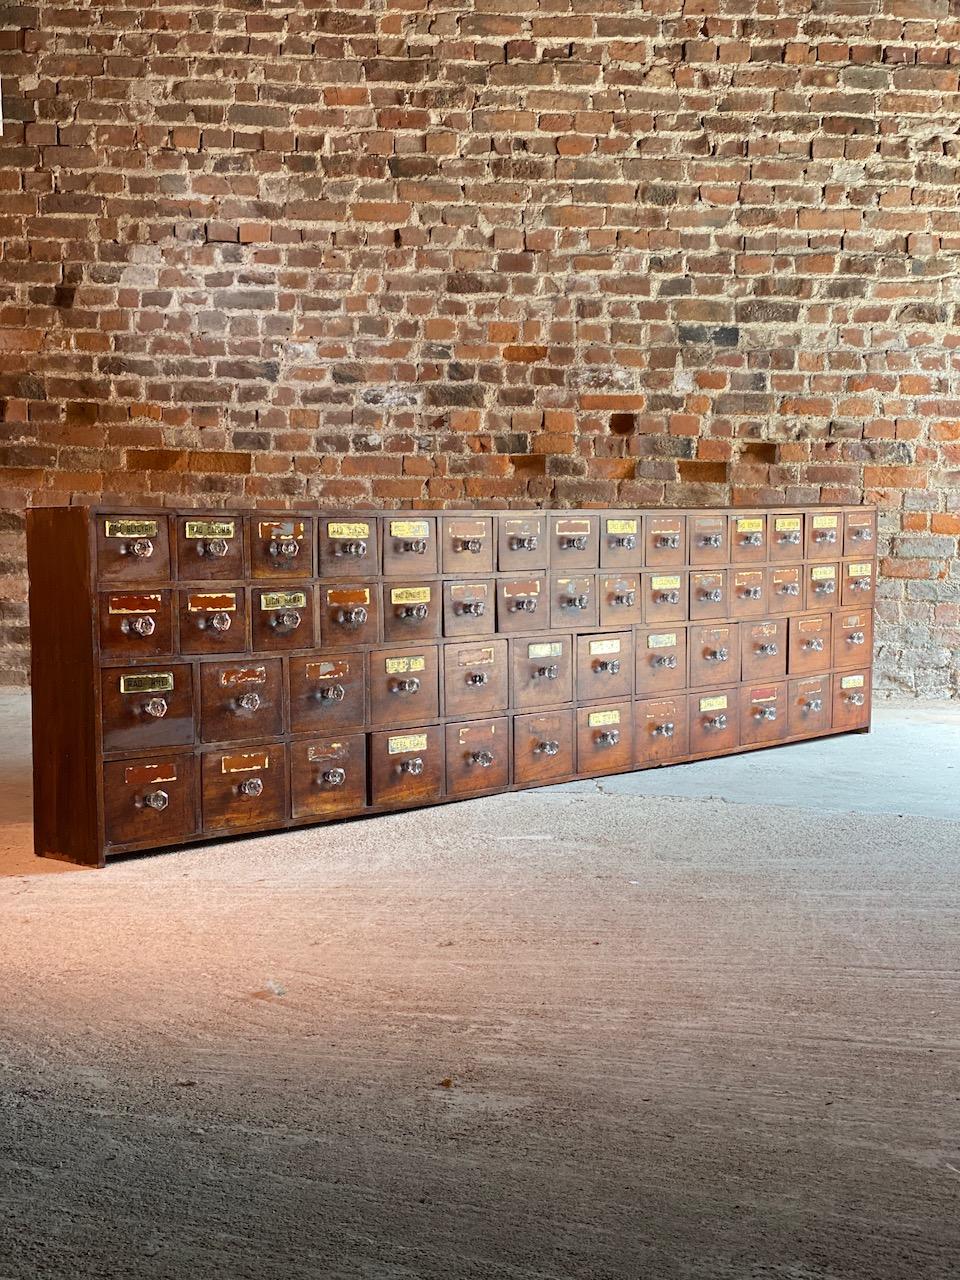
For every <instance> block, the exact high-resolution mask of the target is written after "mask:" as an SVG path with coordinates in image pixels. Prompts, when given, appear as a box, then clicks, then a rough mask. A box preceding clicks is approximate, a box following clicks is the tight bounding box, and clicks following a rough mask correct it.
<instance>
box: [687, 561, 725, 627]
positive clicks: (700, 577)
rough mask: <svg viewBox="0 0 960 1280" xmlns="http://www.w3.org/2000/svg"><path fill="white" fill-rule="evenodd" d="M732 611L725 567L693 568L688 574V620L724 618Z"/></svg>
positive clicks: (700, 620) (698, 620)
mask: <svg viewBox="0 0 960 1280" xmlns="http://www.w3.org/2000/svg"><path fill="white" fill-rule="evenodd" d="M731 612H732V610H731V608H730V599H729V595H728V583H727V571H726V569H706V570H704V569H694V570H693V571H692V572H691V574H690V620H691V622H702V621H703V620H704V619H706V618H726V617H728V616H729V615H730V613H731Z"/></svg>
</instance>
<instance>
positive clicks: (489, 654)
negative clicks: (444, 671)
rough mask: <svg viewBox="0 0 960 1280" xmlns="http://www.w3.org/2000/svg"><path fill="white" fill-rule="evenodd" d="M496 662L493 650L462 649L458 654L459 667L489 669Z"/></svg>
mask: <svg viewBox="0 0 960 1280" xmlns="http://www.w3.org/2000/svg"><path fill="white" fill-rule="evenodd" d="M495 661H496V656H495V654H494V651H493V648H492V647H491V648H484V649H461V650H460V652H459V653H458V654H457V666H458V667H489V666H492V665H493V663H494V662H495Z"/></svg>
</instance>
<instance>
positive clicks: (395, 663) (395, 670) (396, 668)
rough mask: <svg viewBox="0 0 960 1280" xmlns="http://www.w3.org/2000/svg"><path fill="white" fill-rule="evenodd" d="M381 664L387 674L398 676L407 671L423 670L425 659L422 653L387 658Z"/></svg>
mask: <svg viewBox="0 0 960 1280" xmlns="http://www.w3.org/2000/svg"><path fill="white" fill-rule="evenodd" d="M383 666H384V670H385V671H386V673H387V675H388V676H399V675H403V674H404V672H407V671H425V670H426V669H427V660H426V658H425V657H424V656H423V655H422V654H418V655H417V656H416V657H408V658H387V659H386V661H385V662H384V664H383Z"/></svg>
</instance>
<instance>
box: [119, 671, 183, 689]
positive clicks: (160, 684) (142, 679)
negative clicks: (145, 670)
mask: <svg viewBox="0 0 960 1280" xmlns="http://www.w3.org/2000/svg"><path fill="white" fill-rule="evenodd" d="M172 688H173V672H172V671H154V672H151V673H150V674H148V675H142V676H121V677H120V692H121V693H169V692H170V690H171V689H172Z"/></svg>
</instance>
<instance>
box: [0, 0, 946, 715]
mask: <svg viewBox="0 0 960 1280" xmlns="http://www.w3.org/2000/svg"><path fill="white" fill-rule="evenodd" d="M0 74H2V76H3V95H4V115H5V121H6V129H5V137H4V138H3V139H2V141H0V249H2V263H0V403H2V406H3V414H2V417H3V422H4V441H3V446H2V457H0V490H2V491H3V498H4V506H5V508H7V509H8V510H9V511H10V512H11V514H9V515H7V516H6V517H5V520H4V524H3V527H2V531H0V541H2V552H0V554H2V560H3V575H4V580H3V591H2V594H3V597H4V599H5V600H8V601H9V602H10V603H7V604H4V606H3V618H2V627H3V634H2V636H0V646H2V648H3V650H5V654H4V656H6V657H7V658H8V659H9V663H8V678H13V679H16V678H18V677H21V676H22V673H23V671H24V664H25V645H26V634H25V631H26V628H25V608H24V603H23V602H24V596H25V588H24V582H23V576H22V565H23V543H22V527H21V526H22V518H21V514H20V512H21V509H22V507H23V505H24V504H25V503H26V502H27V501H39V502H53V501H65V500H69V499H71V498H82V497H86V496H91V497H92V496H96V495H100V494H101V493H104V492H106V493H110V494H118V495H121V496H127V495H131V496H132V495H142V494H146V495H149V496H151V497H166V496H170V497H171V498H174V499H176V500H177V501H179V502H183V501H193V500H196V501H197V502H219V501H221V500H223V501H236V500H240V499H246V500H254V501H261V500H263V501H270V502H283V501H287V500H303V499H307V500H310V501H316V502H322V503H325V504H330V505H341V504H349V503H353V502H366V503H370V502H373V503H375V504H387V503H419V502H428V503H430V504H434V505H441V504H447V505H469V504H470V503H485V504H488V505H506V504H518V505H524V504H527V505H529V504H534V503H536V502H539V501H541V500H545V499H549V500H550V501H552V502H553V503H555V504H562V503H576V504H585V503H594V502H595V503H644V504H646V503H659V502H665V503H681V502H682V503H706V502H715V501H721V502H723V501H728V500H730V499H732V500H733V501H736V502H751V501H754V500H757V501H768V500H771V499H775V498H777V497H778V496H779V495H786V496H787V497H788V498H790V499H795V500H801V499H802V500H804V501H808V500H816V499H818V498H821V497H822V498H823V499H825V500H830V501H835V500H843V501H850V500H858V499H859V498H860V497H861V496H863V497H865V498H866V499H867V500H869V501H875V502H878V503H879V504H880V506H881V507H882V508H883V511H884V518H883V521H882V526H883V531H884V536H883V543H882V545H883V551H884V559H883V569H884V573H885V582H884V584H883V600H882V602H881V606H880V611H881V627H880V640H881V646H882V647H881V659H880V666H881V670H882V672H883V675H884V679H885V680H886V681H887V683H888V684H897V685H901V686H903V687H906V688H908V689H916V690H917V691H918V692H923V693H946V692H952V693H953V694H957V693H958V691H960V672H958V665H957V658H956V654H957V649H958V645H960V603H958V602H960V565H958V560H957V550H958V535H960V507H958V494H960V383H958V362H960V356H958V344H960V326H958V323H957V322H958V306H960V293H958V265H960V210H958V176H960V174H958V155H960V4H958V2H957V0H883V2H880V0H798V3H795V4H784V3H781V2H779V0H777V2H774V0H738V2H736V3H734V0H688V2H687V3H679V0H647V2H641V0H541V3H536V0H299V2H298V0H286V2H284V3H279V2H277V0H202V2H200V3H198V2H196V0H194V3H192V4H186V3H180V0H155V2H153V3H150V2H148V0H139V2H137V0H130V3H128V4H126V5H121V4H119V3H96V2H94V0H69V2H68V0H63V2H62V3H60V4H54V3H40V4H33V5H30V4H27V5H22V6H18V5H14V6H7V7H6V8H3V7H0Z"/></svg>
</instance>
